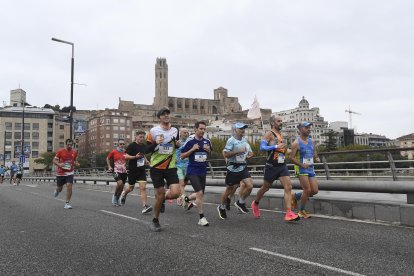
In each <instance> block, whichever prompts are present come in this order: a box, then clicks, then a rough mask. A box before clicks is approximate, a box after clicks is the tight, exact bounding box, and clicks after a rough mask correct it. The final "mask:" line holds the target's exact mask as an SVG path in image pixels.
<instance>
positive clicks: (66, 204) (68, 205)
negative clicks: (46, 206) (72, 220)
mask: <svg viewBox="0 0 414 276" xmlns="http://www.w3.org/2000/svg"><path fill="white" fill-rule="evenodd" d="M63 208H65V209H72V206H70V204H69V202H66V203H65V206H64V207H63Z"/></svg>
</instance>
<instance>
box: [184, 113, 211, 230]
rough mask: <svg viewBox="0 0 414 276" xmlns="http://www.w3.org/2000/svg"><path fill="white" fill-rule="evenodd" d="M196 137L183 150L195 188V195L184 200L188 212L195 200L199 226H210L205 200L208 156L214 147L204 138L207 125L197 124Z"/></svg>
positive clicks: (195, 126)
mask: <svg viewBox="0 0 414 276" xmlns="http://www.w3.org/2000/svg"><path fill="white" fill-rule="evenodd" d="M194 128H195V135H194V137H193V138H191V139H188V140H187V142H186V143H185V145H184V147H183V148H182V150H181V158H182V159H185V158H188V159H189V163H188V167H187V177H188V179H189V180H190V182H191V185H192V186H193V189H194V193H192V194H191V195H189V196H188V197H185V198H184V200H185V201H186V202H187V203H188V204H189V205H188V207H187V210H188V209H189V208H191V206H192V205H193V204H192V203H191V202H190V200H194V199H195V204H196V206H197V210H198V214H199V217H200V218H199V220H198V225H201V226H208V225H209V224H208V221H207V219H206V218H205V217H204V212H203V199H204V191H205V189H206V175H207V162H206V161H207V156H208V155H209V154H210V153H211V150H212V146H211V142H210V140H208V139H206V138H204V134H205V132H206V123H204V122H201V121H200V122H196V123H195V125H194Z"/></svg>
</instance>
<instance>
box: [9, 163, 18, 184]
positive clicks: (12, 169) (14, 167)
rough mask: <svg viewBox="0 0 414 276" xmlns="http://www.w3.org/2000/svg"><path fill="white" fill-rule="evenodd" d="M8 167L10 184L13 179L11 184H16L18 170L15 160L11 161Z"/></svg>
mask: <svg viewBox="0 0 414 276" xmlns="http://www.w3.org/2000/svg"><path fill="white" fill-rule="evenodd" d="M9 169H10V184H12V181H13V184H14V185H16V173H17V170H18V167H17V165H16V161H14V160H13V161H12V164H11V166H10V168H9Z"/></svg>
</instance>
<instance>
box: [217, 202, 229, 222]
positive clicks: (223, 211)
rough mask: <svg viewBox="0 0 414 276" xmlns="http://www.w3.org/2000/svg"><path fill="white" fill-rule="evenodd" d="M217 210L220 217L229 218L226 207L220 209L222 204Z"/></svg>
mask: <svg viewBox="0 0 414 276" xmlns="http://www.w3.org/2000/svg"><path fill="white" fill-rule="evenodd" d="M217 211H218V213H219V217H220V218H221V219H226V218H227V214H226V209H220V205H219V206H217Z"/></svg>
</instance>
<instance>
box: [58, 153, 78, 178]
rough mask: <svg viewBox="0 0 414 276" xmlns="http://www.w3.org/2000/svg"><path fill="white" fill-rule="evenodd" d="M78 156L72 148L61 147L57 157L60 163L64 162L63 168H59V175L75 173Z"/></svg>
mask: <svg viewBox="0 0 414 276" xmlns="http://www.w3.org/2000/svg"><path fill="white" fill-rule="evenodd" d="M76 157H78V153H77V152H76V151H75V150H74V149H71V150H70V151H69V150H67V149H65V148H63V149H60V150H59V151H58V152H57V153H56V156H55V158H56V159H58V162H59V163H63V166H62V168H61V167H58V168H57V175H59V176H65V175H73V171H74V170H75V166H74V163H75V160H76Z"/></svg>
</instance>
